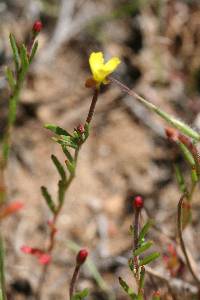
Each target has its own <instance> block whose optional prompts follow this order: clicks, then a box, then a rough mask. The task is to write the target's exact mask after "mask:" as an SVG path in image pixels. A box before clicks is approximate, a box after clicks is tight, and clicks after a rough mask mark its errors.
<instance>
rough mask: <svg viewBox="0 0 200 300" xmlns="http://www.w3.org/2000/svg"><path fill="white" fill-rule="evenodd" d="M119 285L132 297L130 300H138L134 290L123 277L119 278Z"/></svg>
mask: <svg viewBox="0 0 200 300" xmlns="http://www.w3.org/2000/svg"><path fill="white" fill-rule="evenodd" d="M119 284H120V285H121V287H122V289H123V290H124V291H125V293H126V294H127V295H128V296H129V297H130V299H132V300H137V295H136V294H135V293H134V292H133V289H132V288H130V287H129V286H128V284H127V283H126V281H124V280H123V279H122V278H121V277H119Z"/></svg>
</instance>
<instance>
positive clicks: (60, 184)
mask: <svg viewBox="0 0 200 300" xmlns="http://www.w3.org/2000/svg"><path fill="white" fill-rule="evenodd" d="M65 190H66V183H65V182H63V181H62V180H60V181H59V182H58V201H59V203H63V201H64V196H65Z"/></svg>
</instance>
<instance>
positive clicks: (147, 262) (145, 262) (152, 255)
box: [139, 252, 160, 267]
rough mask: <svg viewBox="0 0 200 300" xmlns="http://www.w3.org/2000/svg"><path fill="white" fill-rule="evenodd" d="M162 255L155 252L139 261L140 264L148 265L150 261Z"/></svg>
mask: <svg viewBox="0 0 200 300" xmlns="http://www.w3.org/2000/svg"><path fill="white" fill-rule="evenodd" d="M159 256H160V253H158V252H154V253H152V254H150V255H148V256H146V257H145V258H143V259H142V260H141V261H140V263H139V266H140V267H141V266H144V265H147V264H149V263H150V262H152V261H154V260H155V259H157V258H158V257H159Z"/></svg>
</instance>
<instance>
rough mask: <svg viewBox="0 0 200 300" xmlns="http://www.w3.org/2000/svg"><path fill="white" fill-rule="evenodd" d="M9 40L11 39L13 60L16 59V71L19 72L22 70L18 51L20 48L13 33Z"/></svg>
mask: <svg viewBox="0 0 200 300" xmlns="http://www.w3.org/2000/svg"><path fill="white" fill-rule="evenodd" d="M9 39H10V45H11V48H12V52H13V58H14V62H15V66H16V70H17V71H19V69H20V56H19V50H18V47H17V43H16V40H15V37H14V35H13V34H12V33H11V34H10V36H9Z"/></svg>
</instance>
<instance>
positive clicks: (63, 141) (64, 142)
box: [53, 137, 78, 149]
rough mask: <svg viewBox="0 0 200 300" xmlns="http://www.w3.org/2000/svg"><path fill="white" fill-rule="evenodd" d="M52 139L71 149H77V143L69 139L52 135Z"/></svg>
mask: <svg viewBox="0 0 200 300" xmlns="http://www.w3.org/2000/svg"><path fill="white" fill-rule="evenodd" d="M53 140H54V141H55V142H57V143H58V144H60V145H61V146H62V145H64V146H66V147H71V148H73V149H78V145H77V144H75V143H74V142H73V141H72V140H71V139H66V138H65V139H61V138H55V137H53Z"/></svg>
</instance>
